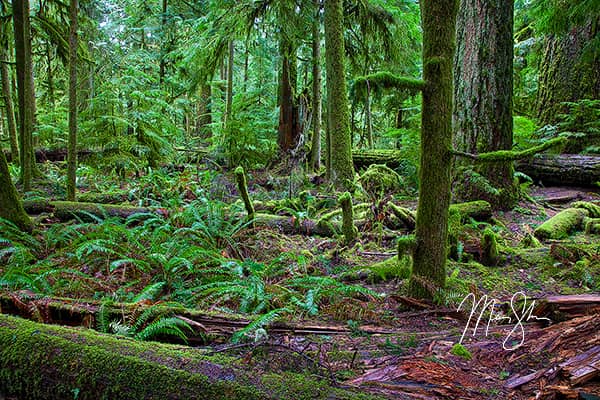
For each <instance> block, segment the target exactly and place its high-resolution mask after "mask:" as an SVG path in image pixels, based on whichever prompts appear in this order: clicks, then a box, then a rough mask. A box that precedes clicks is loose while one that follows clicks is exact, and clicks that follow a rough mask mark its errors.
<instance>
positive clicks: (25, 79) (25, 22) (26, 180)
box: [13, 0, 35, 192]
mask: <svg viewBox="0 0 600 400" xmlns="http://www.w3.org/2000/svg"><path fill="white" fill-rule="evenodd" d="M13 22H14V23H13V27H14V31H15V54H16V64H17V68H16V69H17V88H18V95H19V96H18V97H19V139H20V141H19V144H20V149H19V154H20V162H21V182H22V183H23V190H24V191H25V192H28V191H29V190H31V181H32V177H33V174H34V165H35V158H34V157H35V155H34V152H33V125H34V116H35V94H34V92H33V91H32V90H33V85H34V83H33V65H32V62H31V33H30V32H31V31H30V25H29V0H14V1H13Z"/></svg>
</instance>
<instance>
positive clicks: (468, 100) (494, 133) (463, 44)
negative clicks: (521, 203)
mask: <svg viewBox="0 0 600 400" xmlns="http://www.w3.org/2000/svg"><path fill="white" fill-rule="evenodd" d="M456 35H457V37H456V42H457V44H458V47H457V51H456V55H455V58H454V68H455V71H454V99H455V105H454V116H453V117H454V118H453V122H454V129H455V132H456V135H455V137H454V147H455V148H456V149H457V150H460V151H464V152H467V153H472V154H478V153H485V152H491V151H496V150H510V149H512V145H513V124H512V92H513V73H512V69H513V38H512V37H513V0H501V1H495V2H492V1H479V0H461V2H460V7H459V13H458V17H457V25H456ZM456 167H457V168H456V171H455V173H456V176H455V185H454V190H453V194H454V196H455V198H456V199H457V200H458V201H469V200H477V199H484V200H487V201H489V202H490V203H492V204H493V205H494V206H495V207H499V208H503V209H510V208H512V207H513V206H514V205H515V204H516V202H517V200H518V187H517V185H516V184H515V180H514V168H513V163H512V162H511V161H507V162H499V163H486V164H478V165H477V166H474V165H472V163H471V162H470V161H469V160H466V161H465V160H457V162H456ZM481 177H483V178H485V179H486V180H487V181H488V182H487V184H486V185H482V184H481V183H480V182H481V181H482V179H481ZM491 188H496V189H498V190H491Z"/></svg>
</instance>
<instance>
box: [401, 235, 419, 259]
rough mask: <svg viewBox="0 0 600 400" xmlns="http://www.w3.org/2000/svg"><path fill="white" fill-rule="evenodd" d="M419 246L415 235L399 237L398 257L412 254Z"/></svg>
mask: <svg viewBox="0 0 600 400" xmlns="http://www.w3.org/2000/svg"><path fill="white" fill-rule="evenodd" d="M416 247H417V240H416V239H415V235H406V236H401V237H399V238H398V257H403V256H412V254H413V252H414V251H415V248H416Z"/></svg>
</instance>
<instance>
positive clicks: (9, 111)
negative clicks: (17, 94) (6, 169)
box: [0, 48, 19, 164]
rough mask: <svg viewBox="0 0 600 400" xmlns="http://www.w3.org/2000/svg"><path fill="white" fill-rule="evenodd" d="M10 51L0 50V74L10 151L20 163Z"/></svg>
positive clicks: (14, 160)
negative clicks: (9, 62)
mask: <svg viewBox="0 0 600 400" xmlns="http://www.w3.org/2000/svg"><path fill="white" fill-rule="evenodd" d="M3 61H8V51H7V50H6V49H5V48H2V49H1V50H0V74H1V76H0V77H1V79H2V97H4V107H5V108H6V128H7V130H8V137H9V139H10V152H11V155H12V157H13V158H12V159H13V162H14V163H16V164H18V163H19V143H18V142H17V123H16V120H15V110H14V107H13V100H12V88H11V82H10V81H11V79H10V70H9V68H8V64H7V63H6V62H3Z"/></svg>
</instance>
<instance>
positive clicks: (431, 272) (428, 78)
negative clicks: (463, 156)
mask: <svg viewBox="0 0 600 400" xmlns="http://www.w3.org/2000/svg"><path fill="white" fill-rule="evenodd" d="M420 7H421V18H422V19H421V20H422V24H423V79H424V80H425V83H426V87H425V89H424V90H423V100H422V102H423V105H422V116H421V126H422V127H421V167H420V173H419V178H420V179H419V181H420V185H419V206H418V209H417V227H416V234H415V235H416V247H415V250H414V257H413V269H412V276H411V279H410V286H409V291H410V294H411V295H412V296H414V297H420V298H432V297H433V295H434V294H435V292H436V291H437V290H438V289H439V288H443V287H444V286H445V284H446V259H447V246H446V243H447V241H448V207H449V205H450V184H451V169H452V163H451V160H452V157H451V156H450V154H449V153H450V149H451V146H452V95H453V90H452V86H453V83H452V64H453V60H454V38H455V34H456V31H455V23H456V13H457V9H458V1H457V0H422V1H421V2H420Z"/></svg>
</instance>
